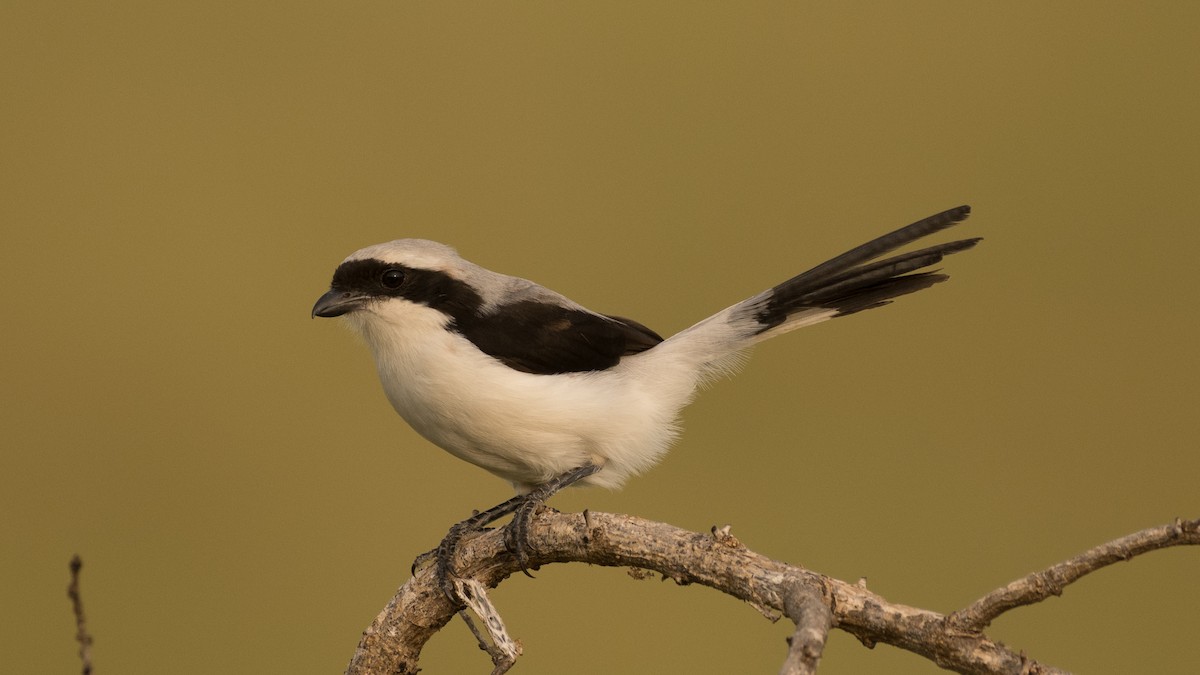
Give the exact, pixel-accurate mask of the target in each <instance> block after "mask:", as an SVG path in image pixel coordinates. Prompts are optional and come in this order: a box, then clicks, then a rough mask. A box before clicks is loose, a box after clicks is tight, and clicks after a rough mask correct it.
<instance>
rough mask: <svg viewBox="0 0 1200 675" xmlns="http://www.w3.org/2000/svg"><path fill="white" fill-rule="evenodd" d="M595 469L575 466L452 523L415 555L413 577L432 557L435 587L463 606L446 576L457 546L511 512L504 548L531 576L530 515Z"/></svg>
mask: <svg viewBox="0 0 1200 675" xmlns="http://www.w3.org/2000/svg"><path fill="white" fill-rule="evenodd" d="M599 470H600V467H599V466H598V465H596V464H585V465H583V466H577V467H575V468H574V469H571V470H569V471H566V472H564V473H562V474H561V475H558V476H555V477H554V478H552V479H550V480H549V481H548V482H546V483H543V484H541V485H539V486H537V487H536V488H534V489H533V491H531V492H530V493H529V494H524V495H517V496H516V497H513V498H512V499H509V500H508V501H504V502H501V503H499V504H497V505H495V506H493V507H492V508H490V509H488V510H487V511H484V512H482V513H476V514H475V515H473V516H471V517H470V518H467V519H466V520H464V521H462V522H459V523H455V524H454V525H453V526H451V527H450V531H449V532H447V533H446V536H445V537H443V538H442V541H441V543H440V544H438V546H437V548H435V549H434V550H432V551H429V552H427V553H422V554H421V555H419V556H417V559H416V560H415V561H414V562H413V573H414V574H416V569H417V567H418V566H419V565H421V564H423V563H424V562H425V561H427V560H429V559H430V558H434V559H435V560H436V570H435V574H436V576H437V582H438V586H439V587H440V588H441V589H442V592H443V593H445V594H446V597H447V598H449V599H450V601H451V602H453V603H455V604H456V605H463V604H465V603H464V602H463V601H462V598H460V597H459V596H458V592H457V591H456V590H455V589H454V582H452V581H451V580H450V577H451V576H452V575H453V574H454V555H455V553H456V552H457V551H458V543H459V542H460V541H462V538H463V537H464V536H466V535H467V534H468V533H470V532H476V531H478V530H482V529H483V528H484V527H486V526H487V525H489V524H491V523H493V522H495V521H497V520H500V519H501V518H503V517H504V516H507V515H508V514H510V513H511V514H513V520H512V522H511V523H509V525H508V529H506V530H505V538H504V545H505V547H506V548H508V550H509V551H511V552H512V553H513V555H514V556H516V557H517V560H518V561H519V562H520V563H521V571H523V572H525V574H526V575H529V576H532V575H530V574H529V570H527V569H526V564H527V563H528V561H529V554H528V553H527V552H526V550H527V549H528V547H529V544H528V535H529V521H530V519H531V518H532V517H533V514H534V512H535V511H537V507H539V506H541V505H542V503H543V502H545V501H546V500H547V499H549V498H550V497H551V496H552V495H554V493H556V492H558V491H559V490H561V489H563V488H565V487H567V486H568V485H572V484H574V483H576V482H578V481H580V480H583V479H584V478H587V477H588V476H590V475H592V474H594V473H596V472H597V471H599Z"/></svg>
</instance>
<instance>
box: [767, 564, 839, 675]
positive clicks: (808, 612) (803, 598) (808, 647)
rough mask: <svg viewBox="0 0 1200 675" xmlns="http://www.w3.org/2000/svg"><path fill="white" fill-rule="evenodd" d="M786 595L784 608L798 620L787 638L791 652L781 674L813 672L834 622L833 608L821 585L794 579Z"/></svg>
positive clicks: (791, 674) (815, 670) (785, 611)
mask: <svg viewBox="0 0 1200 675" xmlns="http://www.w3.org/2000/svg"><path fill="white" fill-rule="evenodd" d="M784 593H785V595H784V596H783V612H784V614H786V615H787V616H788V617H789V618H790V619H791V620H792V621H795V622H796V632H794V633H792V636H791V638H789V639H788V655H787V659H786V660H785V661H784V662H783V668H781V669H780V670H779V675H813V673H815V672H817V665H818V664H819V663H820V662H821V654H822V653H823V652H824V651H825V640H826V639H828V638H829V629H830V627H832V626H833V612H832V611H830V609H829V605H828V601H827V599H826V597H825V593H824V592H823V590H822V589H818V588H815V587H814V586H813V585H810V584H805V583H801V582H795V583H793V584H791V585H790V587H788V588H787V589H786V590H785V591H784Z"/></svg>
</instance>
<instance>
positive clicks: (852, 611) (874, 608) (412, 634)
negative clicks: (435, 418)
mask: <svg viewBox="0 0 1200 675" xmlns="http://www.w3.org/2000/svg"><path fill="white" fill-rule="evenodd" d="M529 538H530V543H531V549H532V550H533V551H534V554H533V555H531V556H530V564H531V565H532V566H535V567H536V566H540V565H545V564H549V563H562V562H586V563H589V564H592V565H604V566H617V567H635V568H639V569H644V570H653V571H655V572H658V573H659V574H662V575H663V576H664V578H670V579H673V580H675V581H676V582H677V583H679V584H691V583H698V584H703V585H705V586H709V587H711V588H715V589H717V590H719V591H721V592H723V593H726V594H728V595H732V596H734V597H736V598H739V599H741V600H744V601H746V602H748V603H751V604H753V605H755V606H756V607H759V608H760V609H762V610H764V611H765V612H776V613H782V614H784V615H786V616H788V617H789V618H791V619H792V620H793V621H795V622H796V633H795V634H794V635H793V637H792V640H791V646H790V648H789V654H788V658H787V661H786V662H785V664H784V669H783V671H782V672H784V673H788V674H791V673H812V672H814V671H815V669H816V666H817V663H818V662H819V660H820V656H821V650H822V647H823V645H824V642H825V636H826V635H827V634H828V630H829V627H830V626H833V627H837V628H840V629H842V630H844V631H846V632H848V633H850V634H852V635H854V636H856V637H857V638H858V639H859V640H860V641H861V642H863V644H865V645H868V646H872V645H874V644H875V643H878V642H883V643H887V644H891V645H893V646H896V647H899V648H901V649H905V650H908V651H911V652H913V653H916V654H919V655H921V656H924V657H925V658H927V659H929V660H931V661H933V662H934V663H936V664H937V665H939V666H941V667H942V668H947V669H949V670H953V671H956V672H959V673H971V674H976V673H978V674H997V675H998V674H1012V675H1018V674H1020V675H1027V674H1028V675H1032V674H1038V673H1044V674H1050V673H1062V672H1064V671H1061V670H1058V669H1056V668H1053V667H1051V666H1048V665H1045V664H1042V663H1039V662H1037V661H1035V660H1032V659H1029V658H1027V657H1026V656H1025V655H1024V654H1022V653H1019V652H1015V651H1013V650H1011V649H1009V648H1008V647H1006V646H1004V645H1002V644H1000V643H998V642H995V641H993V640H991V639H989V638H988V637H987V636H986V635H984V634H983V633H982V632H981V631H982V628H983V627H985V626H986V625H987V624H988V623H989V622H990V621H991V620H993V619H995V617H996V616H999V615H1000V614H1001V613H1003V612H1005V611H1007V610H1009V609H1012V608H1014V607H1018V606H1022V605H1027V604H1032V603H1035V602H1038V601H1040V600H1042V599H1044V598H1046V597H1049V596H1050V595H1056V594H1058V593H1061V591H1062V587H1063V586H1065V585H1067V584H1069V583H1071V582H1073V581H1075V580H1077V579H1079V578H1080V577H1082V576H1084V575H1085V574H1088V573H1089V572H1092V571H1095V570H1096V569H1099V568H1101V567H1103V566H1105V565H1108V564H1111V563H1112V562H1115V561H1116V560H1123V559H1128V558H1130V557H1133V556H1135V555H1139V554H1142V553H1146V552H1148V551H1152V550H1156V549H1159V548H1166V547H1169V546H1177V545H1195V544H1200V520H1193V521H1183V520H1177V521H1175V523H1172V524H1170V525H1166V526H1163V527H1159V528H1151V529H1150V530H1145V531H1143V532H1139V533H1136V534H1133V535H1129V536H1128V537H1122V538H1121V539H1118V540H1116V541H1113V542H1110V543H1108V544H1105V545H1103V546H1099V547H1097V548H1095V549H1092V550H1090V551H1088V552H1085V553H1083V554H1081V555H1080V556H1077V557H1076V558H1072V559H1071V560H1069V561H1066V562H1064V563H1060V564H1058V565H1055V566H1052V567H1051V568H1048V569H1047V570H1043V571H1041V572H1036V573H1034V574H1031V575H1029V576H1027V577H1024V578H1022V579H1020V580H1018V581H1015V582H1013V583H1012V584H1009V585H1008V586H1005V587H1004V588H1001V589H997V590H996V591H993V592H991V593H989V594H987V595H986V596H984V597H983V598H981V599H980V600H979V601H977V602H975V603H973V604H972V605H971V606H969V607H967V608H964V609H962V610H959V611H958V612H955V613H954V614H952V615H950V616H946V615H942V614H939V613H937V612H932V611H929V610H924V609H919V608H916V607H909V606H906V605H901V604H896V603H891V602H888V601H887V600H886V599H884V598H883V597H881V596H879V595H878V594H875V593H872V592H871V591H869V590H867V589H866V588H864V587H862V586H859V585H857V584H851V583H847V582H845V581H840V580H838V579H834V578H832V577H827V576H825V575H822V574H818V573H816V572H813V571H811V570H808V569H805V568H803V567H799V566H795V565H788V564H785V563H782V562H779V561H776V560H772V559H770V558H767V557H766V556H763V555H760V554H758V553H755V552H753V551H751V550H749V549H747V548H746V547H745V546H743V545H742V544H741V543H740V542H739V541H738V540H737V539H736V538H735V537H733V536H732V535H730V534H729V533H728V530H717V529H715V528H714V530H713V532H712V533H709V534H700V533H696V532H689V531H686V530H681V529H679V528H676V527H673V526H671V525H667V524H665V523H659V522H653V521H648V520H643V519H640V518H635V517H633V516H628V515H620V514H609V513H594V512H593V513H587V512H585V513H583V514H578V513H573V514H567V513H558V512H555V511H553V510H550V509H547V510H545V511H544V512H543V513H541V514H539V515H538V516H537V517H536V518H535V519H534V520H533V523H532V525H531V527H530V532H529ZM457 569H458V570H459V574H460V576H462V577H464V578H470V579H474V580H475V581H478V582H479V583H481V584H482V585H483V587H487V588H493V587H495V586H496V585H497V584H499V583H500V582H502V581H503V580H504V579H506V578H507V577H509V576H511V575H512V574H515V573H517V572H519V571H520V567H519V565H518V564H517V562H516V560H515V559H514V558H513V557H512V556H511V555H510V554H509V553H508V552H507V551H506V550H505V548H504V541H503V533H502V531H500V530H491V531H488V532H486V533H483V534H480V535H478V536H474V537H470V538H468V539H465V540H464V541H463V542H462V543H461V544H460V547H459V553H458V561H457ZM455 612H456V608H455V607H454V606H452V605H451V603H450V601H449V600H448V599H447V598H446V597H445V595H444V594H443V593H442V592H441V590H440V589H439V588H438V585H437V582H436V580H435V579H434V575H433V569H432V567H426V568H425V569H421V570H418V571H417V573H416V575H414V576H413V577H412V578H411V579H409V580H408V581H407V582H406V583H405V584H404V585H403V586H401V587H400V589H399V590H398V591H397V593H396V595H395V597H393V598H392V600H391V602H389V603H388V605H387V606H386V607H385V608H384V609H383V611H382V612H380V613H379V615H378V616H377V617H376V618H375V620H374V621H373V622H372V624H371V625H370V626H369V627H368V628H367V630H366V631H364V633H363V637H362V640H361V642H360V643H359V645H358V649H357V650H356V651H355V654H354V656H353V658H352V659H351V661H350V665H349V667H348V668H347V670H346V673H347V675H376V674H383V673H388V674H391V673H416V672H417V670H418V667H417V664H418V661H419V658H420V653H421V649H422V648H423V646H424V645H425V642H426V641H428V639H429V638H430V637H431V636H432V635H433V634H434V633H435V632H437V631H438V630H439V629H440V628H441V627H442V626H444V625H445V624H446V623H447V622H448V621H450V619H451V618H452V617H453V616H454V614H455Z"/></svg>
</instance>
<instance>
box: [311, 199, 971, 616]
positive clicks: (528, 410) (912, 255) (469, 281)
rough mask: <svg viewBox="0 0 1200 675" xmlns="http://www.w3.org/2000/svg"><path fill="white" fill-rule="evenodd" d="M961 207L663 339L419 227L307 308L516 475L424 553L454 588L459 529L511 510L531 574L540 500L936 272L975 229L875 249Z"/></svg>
mask: <svg viewBox="0 0 1200 675" xmlns="http://www.w3.org/2000/svg"><path fill="white" fill-rule="evenodd" d="M970 211H971V209H970V207H969V206H959V207H956V208H953V209H949V210H947V211H943V212H941V213H938V214H936V215H932V216H930V217H928V218H924V219H922V220H919V221H917V222H915V223H912V224H911V225H908V226H905V227H902V228H900V229H897V230H895V231H893V232H890V233H888V234H885V235H883V236H880V237H877V238H875V239H872V240H871V241H869V242H867V243H865V244H862V245H860V246H857V247H854V248H852V249H850V250H849V251H847V252H845V253H843V254H841V255H839V256H836V257H834V258H832V259H830V260H828V261H826V262H823V263H821V264H819V265H817V266H816V267H813V268H812V269H810V270H808V271H806V272H803V273H801V274H798V275H796V276H794V277H792V278H790V279H788V280H787V281H784V282H782V283H780V284H778V285H776V286H773V287H772V288H769V289H767V290H765V291H762V292H761V293H758V294H757V295H754V296H752V297H750V298H747V299H745V300H743V301H741V302H739V303H737V304H734V305H732V306H730V307H727V308H725V309H723V310H721V311H719V312H717V313H716V314H713V315H712V316H710V317H708V318H706V319H703V320H701V321H699V322H698V323H696V324H694V325H692V326H691V327H689V328H686V329H684V330H682V331H680V332H678V333H676V334H674V335H672V336H670V337H668V338H663V337H662V336H661V335H659V334H658V333H656V332H654V331H653V330H651V329H650V328H648V327H646V326H645V325H643V324H641V323H638V322H637V321H634V320H632V319H628V318H625V317H622V316H619V315H613V314H603V313H600V312H595V311H592V310H590V309H587V308H585V307H584V306H582V305H580V304H579V303H577V302H574V301H572V300H570V299H568V298H567V297H566V296H564V295H562V294H560V293H557V292H555V291H552V290H550V289H548V288H545V287H543V286H541V285H538V284H536V283H534V282H532V281H529V280H526V279H523V278H520V277H515V276H509V275H507V274H501V273H499V272H493V271H491V270H488V269H485V268H483V267H481V266H479V265H476V264H474V263H471V262H468V261H467V260H465V259H463V258H462V257H460V256H459V255H458V253H457V252H456V251H455V249H453V248H451V247H450V246H448V245H445V244H441V243H438V242H434V241H429V240H424V239H398V240H395V241H390V242H387V243H382V244H377V245H374V246H368V247H366V248H363V249H361V250H358V251H356V252H354V253H352V254H350V255H349V256H348V257H347V258H345V260H343V261H342V262H341V263H340V264H339V265H338V266H337V268H336V270H335V271H334V273H333V279H332V282H331V283H330V287H329V290H328V291H327V292H326V293H324V294H323V295H322V296H321V297H320V298H319V299H318V300H317V302H316V304H315V305H314V306H313V308H312V314H311V315H312V316H313V317H324V318H333V317H341V318H342V320H343V321H344V323H345V324H346V325H347V326H348V327H349V328H350V329H351V330H352V331H353V332H354V333H357V334H358V335H359V336H361V337H362V338H363V341H364V342H365V343H366V345H367V347H368V348H369V350H370V352H371V354H372V356H373V357H374V360H375V365H376V369H377V371H378V374H379V379H380V381H381V383H382V385H383V391H384V393H385V395H386V396H387V399H388V401H389V402H390V403H391V405H392V407H393V408H394V409H395V411H396V412H397V413H399V415H400V416H401V417H402V418H403V419H404V420H405V421H406V422H407V423H408V424H409V425H410V426H411V427H412V428H413V429H414V430H415V431H416V432H417V433H419V434H420V435H421V436H423V437H424V438H426V439H427V440H429V441H430V442H432V443H433V444H434V445H436V446H438V447H440V448H442V449H443V450H445V451H447V452H449V453H450V454H452V455H454V456H455V457H458V458H459V459H463V460H465V461H467V462H470V463H471V464H474V465H476V466H478V467H481V468H483V469H485V470H487V471H489V472H491V473H492V474H494V475H496V476H498V477H500V478H502V479H504V480H506V481H508V482H509V483H510V484H511V485H512V487H513V489H514V491H515V495H514V496H513V497H512V498H511V499H508V500H506V501H505V502H502V503H500V504H498V505H496V506H494V507H492V508H490V509H487V510H485V511H482V512H476V513H475V515H473V516H472V517H470V518H467V519H465V520H463V521H462V522H460V523H457V524H456V525H454V526H453V527H451V528H450V531H449V533H448V534H447V536H446V538H445V539H443V540H442V542H441V544H439V546H438V548H437V549H435V550H434V551H431V552H430V553H429V554H427V555H429V556H436V558H437V574H438V579H439V582H440V583H441V584H442V588H443V590H444V591H446V593H447V595H448V596H450V597H451V598H452V599H455V595H454V592H453V591H452V584H451V583H450V582H449V579H450V577H451V575H452V574H453V556H454V554H455V551H456V547H457V545H458V542H459V541H460V540H461V538H462V537H463V536H465V535H466V534H467V533H468V532H470V531H472V530H478V529H481V528H483V527H485V526H486V525H488V524H491V523H493V522H495V521H497V520H499V519H501V518H503V517H505V516H508V515H512V516H513V519H512V522H511V523H510V524H509V526H508V528H507V533H506V543H507V544H508V547H509V549H510V550H511V551H512V552H513V553H514V555H515V556H516V557H517V559H518V560H519V561H520V563H521V568H522V569H523V570H525V571H526V573H528V571H527V569H526V564H527V561H528V550H527V548H526V546H525V543H524V542H525V540H526V537H527V534H528V528H529V525H530V520H531V518H532V516H533V514H534V511H535V510H536V509H537V508H538V507H539V506H540V505H541V504H542V503H543V502H544V501H545V500H546V499H548V498H549V497H550V496H551V495H553V494H555V493H556V492H557V491H559V490H560V489H562V488H565V487H567V486H569V485H591V486H599V487H605V488H613V489H615V488H619V487H621V485H622V484H623V483H625V481H626V480H628V479H629V478H631V477H633V476H636V475H638V474H641V473H643V472H645V471H647V470H648V469H650V468H651V467H653V466H654V465H655V464H657V463H658V462H659V461H660V460H661V459H662V457H663V455H664V454H665V453H666V452H667V450H668V448H669V447H670V446H671V445H672V443H673V442H674V441H675V440H676V439H677V437H678V436H679V433H680V426H679V416H680V411H681V410H682V409H683V408H684V407H685V406H686V405H688V403H690V402H691V401H692V400H693V398H694V397H695V396H696V394H697V393H698V391H699V390H700V389H702V388H703V386H704V385H705V384H707V383H709V382H711V381H712V380H714V379H717V378H720V377H722V376H724V375H728V374H730V373H732V372H734V371H735V370H736V369H737V367H738V366H739V365H740V363H741V361H742V360H743V359H744V355H745V353H746V351H747V350H748V349H749V348H751V347H753V346H754V345H755V344H757V343H759V342H762V341H763V340H766V339H768V338H772V337H775V336H778V335H782V334H784V333H787V332H790V331H792V330H795V329H798V328H802V327H805V326H810V325H813V324H817V323H821V322H824V321H827V320H829V319H834V318H838V317H842V316H847V315H850V314H855V313H858V312H861V311H864V310H867V309H873V308H876V307H882V306H884V305H887V304H889V303H890V302H892V301H893V300H894V299H896V298H898V297H900V296H903V295H907V294H909V293H914V292H916V291H920V290H923V289H926V288H929V287H930V286H933V285H935V284H937V283H939V282H942V281H945V280H946V279H947V278H948V276H947V275H946V274H944V273H942V272H941V271H939V270H931V269H929V268H931V267H932V266H934V265H937V264H938V263H939V262H941V260H942V259H943V258H944V257H945V256H947V255H950V254H953V253H958V252H961V251H965V250H967V249H970V248H972V247H974V246H975V245H976V244H977V243H978V242H979V241H981V238H980V237H974V238H968V239H958V240H955V241H950V242H946V243H941V244H935V245H933V246H929V247H927V248H922V249H919V250H914V251H910V252H906V253H899V254H896V255H892V256H890V257H886V258H883V259H882V260H879V258H881V257H883V256H885V255H886V254H888V253H892V252H894V251H896V250H897V249H899V248H901V247H903V246H905V245H907V244H909V243H912V242H914V241H916V240H918V239H922V238H924V237H926V236H928V235H931V234H934V233H937V232H939V231H941V230H944V229H946V228H949V227H951V226H953V225H956V224H958V223H960V222H962V221H963V220H965V219H966V218H967V216H968V215H969V214H970ZM615 264H616V263H615V262H614V261H611V260H610V261H607V262H605V263H604V265H605V267H606V268H607V270H608V271H609V272H613V271H614V270H613V267H614V265H615ZM414 568H415V565H414Z"/></svg>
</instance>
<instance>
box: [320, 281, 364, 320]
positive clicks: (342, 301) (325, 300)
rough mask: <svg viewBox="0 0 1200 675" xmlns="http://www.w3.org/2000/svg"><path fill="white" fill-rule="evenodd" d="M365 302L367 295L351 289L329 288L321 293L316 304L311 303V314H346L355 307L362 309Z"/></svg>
mask: <svg viewBox="0 0 1200 675" xmlns="http://www.w3.org/2000/svg"><path fill="white" fill-rule="evenodd" d="M366 302H367V296H365V295H363V294H361V293H355V292H353V291H339V290H338V289H336V288H333V289H330V290H329V292H328V293H326V294H325V295H322V296H321V297H320V298H319V299H318V300H317V304H315V305H313V308H312V315H313V316H314V317H318V316H320V317H325V318H331V317H335V316H341V315H343V314H348V313H350V312H353V311H354V310H356V309H362V307H363V305H365V304H366Z"/></svg>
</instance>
